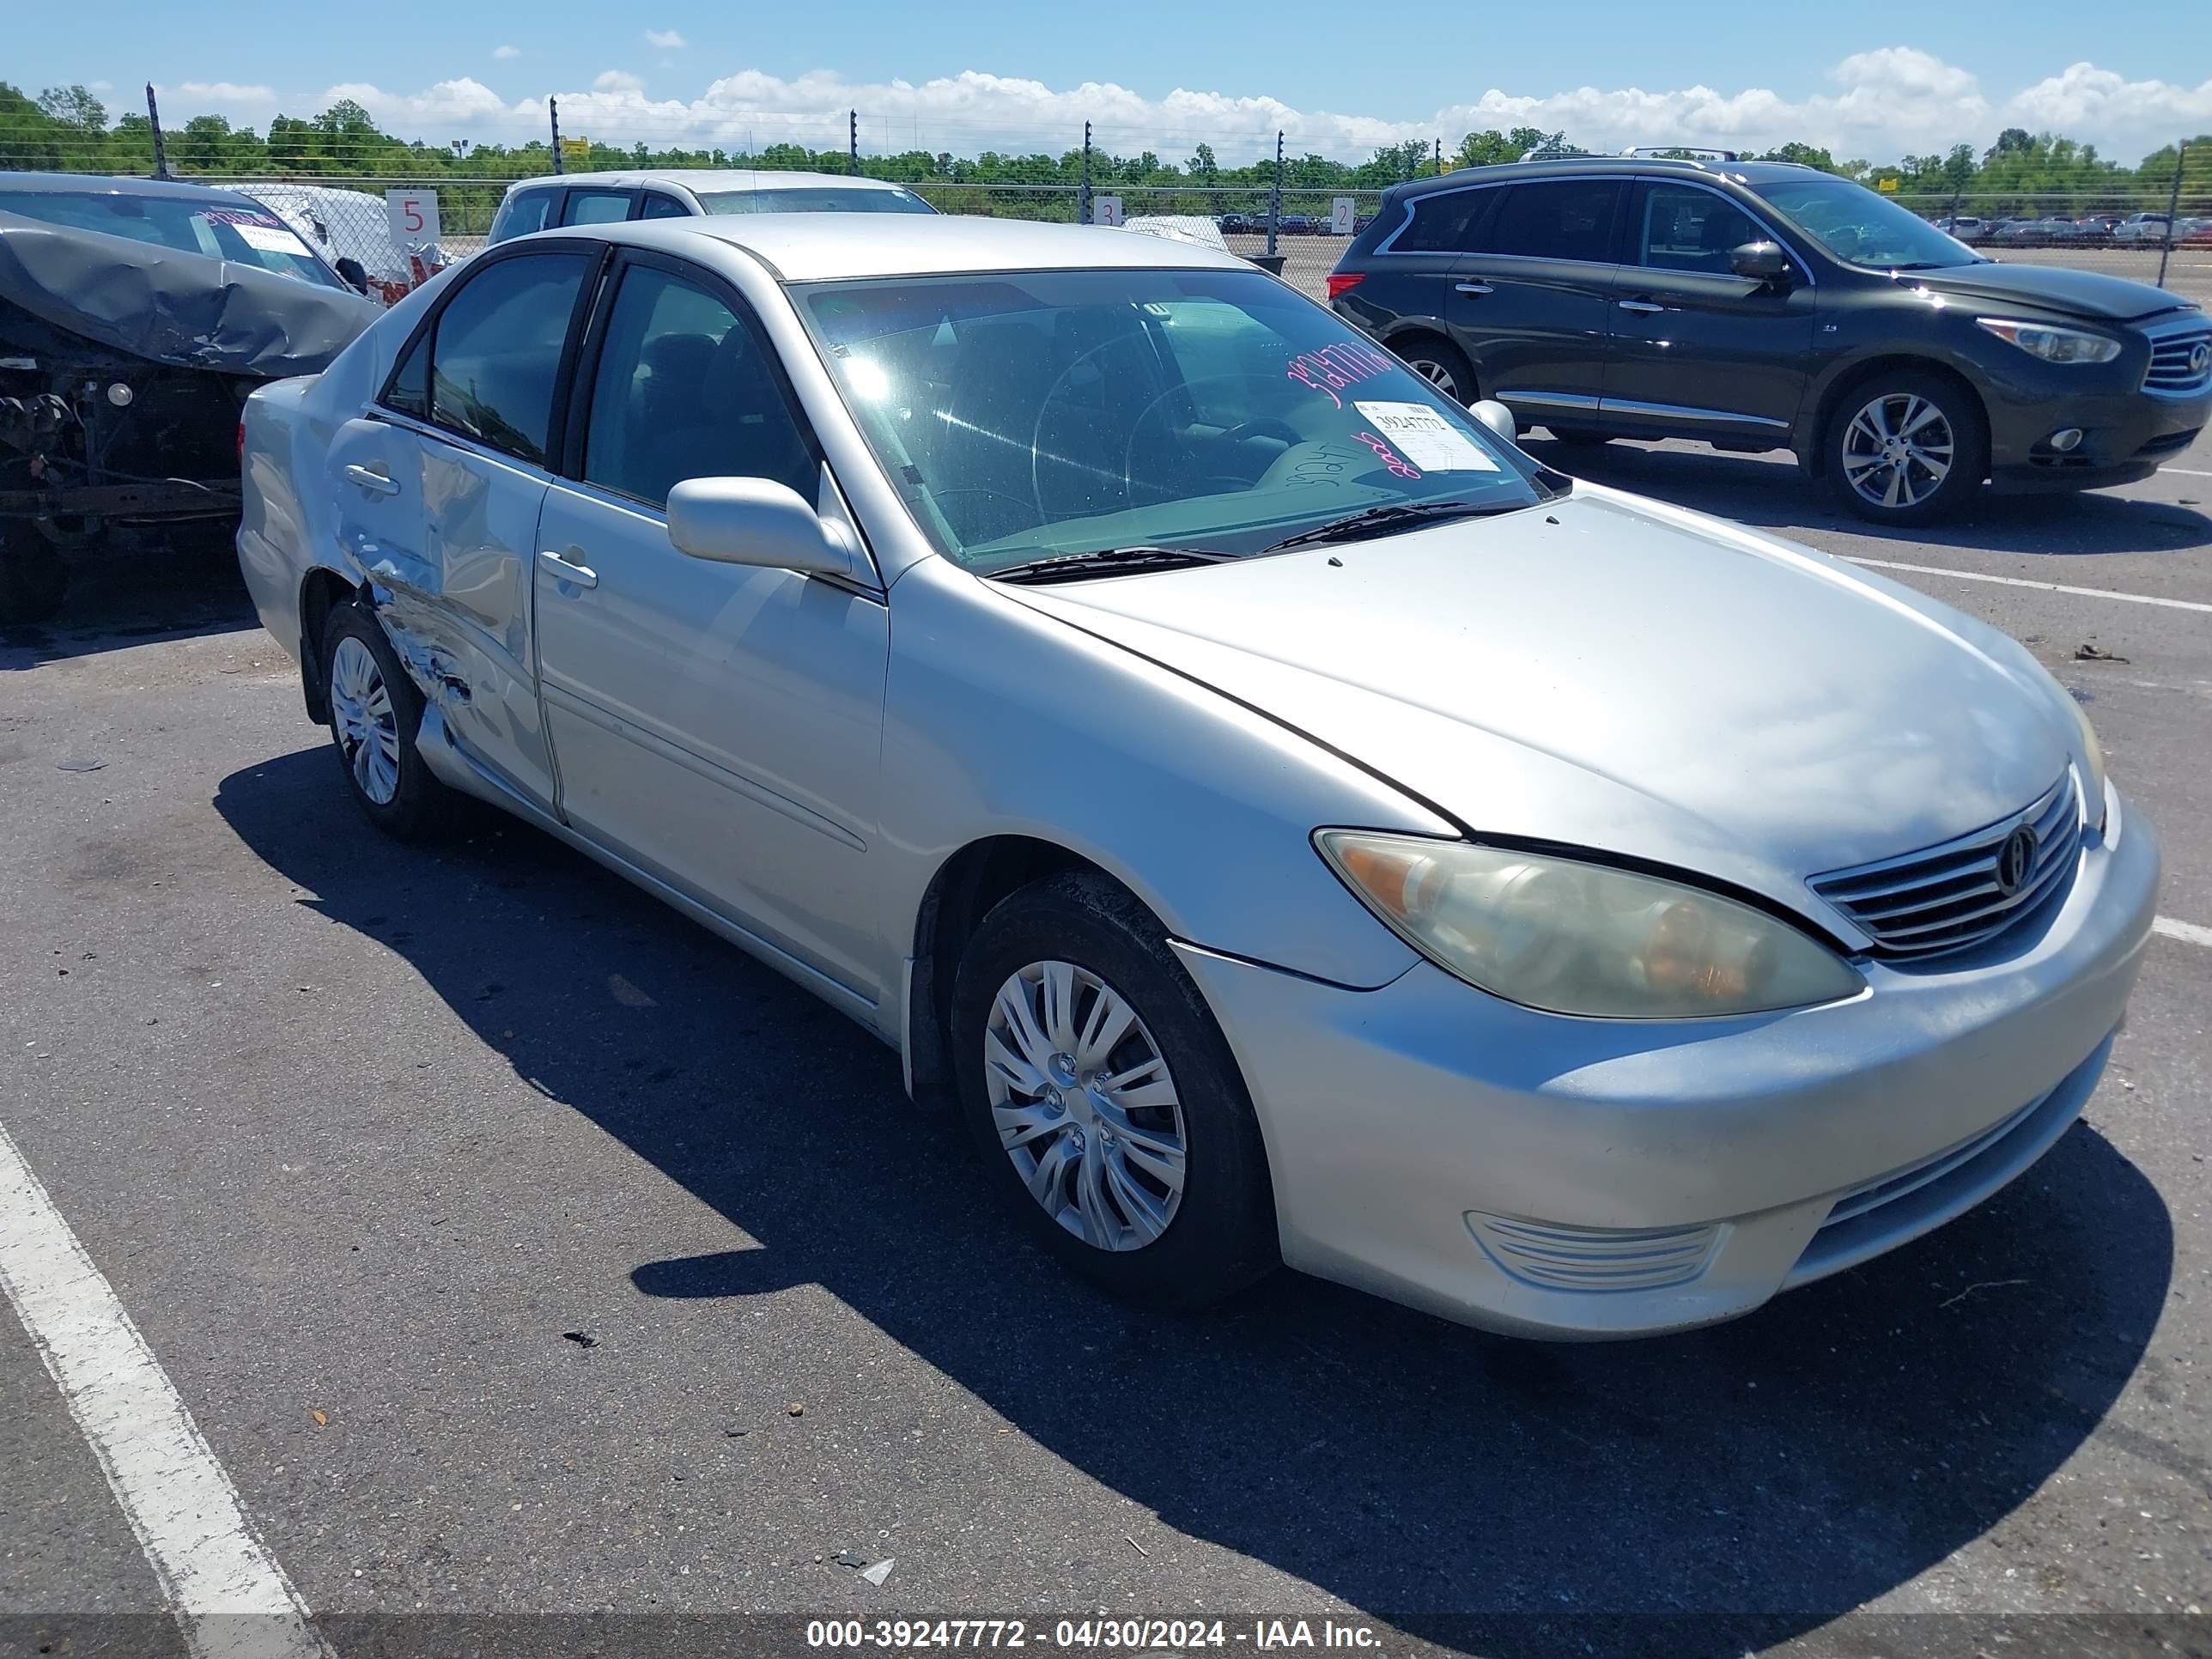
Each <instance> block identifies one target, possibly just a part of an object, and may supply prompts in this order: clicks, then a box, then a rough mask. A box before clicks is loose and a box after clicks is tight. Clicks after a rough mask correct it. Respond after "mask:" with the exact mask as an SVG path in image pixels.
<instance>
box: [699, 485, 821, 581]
mask: <svg viewBox="0 0 2212 1659" xmlns="http://www.w3.org/2000/svg"><path fill="white" fill-rule="evenodd" d="M668 539H669V542H670V544H671V545H672V546H673V547H674V548H675V549H676V550H677V551H678V553H682V554H684V555H686V556H689V557H691V558H694V559H707V560H710V561H712V562H714V563H716V564H744V565H755V566H759V567H762V568H767V569H782V570H796V571H798V572H799V573H800V574H804V575H819V576H842V577H845V578H847V579H848V580H851V579H853V578H854V577H856V576H857V575H858V574H860V550H859V549H858V548H857V547H856V546H854V543H853V539H852V537H851V535H850V534H849V533H848V532H847V531H846V529H845V527H844V526H842V525H837V524H831V523H830V522H829V520H825V519H824V518H823V517H822V515H821V514H820V513H817V512H816V511H815V510H814V509H813V508H812V507H809V506H808V505H807V504H806V503H805V501H802V500H800V499H799V493H798V491H796V490H794V489H792V488H791V487H790V486H789V485H788V484H780V483H775V482H774V481H773V480H770V479H768V478H686V479H685V480H684V482H683V483H679V484H678V485H677V486H676V488H675V489H671V490H670V491H669V492H668Z"/></svg>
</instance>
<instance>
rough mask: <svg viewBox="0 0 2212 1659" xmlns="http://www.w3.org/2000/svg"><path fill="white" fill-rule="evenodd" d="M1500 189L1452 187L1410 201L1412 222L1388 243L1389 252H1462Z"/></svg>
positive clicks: (1494, 205)
mask: <svg viewBox="0 0 2212 1659" xmlns="http://www.w3.org/2000/svg"><path fill="white" fill-rule="evenodd" d="M1504 194H1505V192H1504V191H1502V190H1455V191H1448V192H1445V193H1444V194H1442V195H1437V196H1424V197H1421V198H1420V199H1419V201H1417V202H1415V203H1414V204H1413V222H1411V223H1410V224H1408V225H1407V227H1406V228H1404V229H1403V230H1401V231H1400V232H1399V233H1398V240H1396V241H1395V242H1393V243H1391V244H1390V251H1391V252H1393V253H1466V252H1472V251H1473V250H1474V246H1475V242H1474V233H1475V232H1477V231H1479V230H1480V228H1482V226H1483V225H1484V223H1485V222H1486V221H1487V220H1488V219H1489V218H1490V216H1491V215H1492V213H1493V212H1494V211H1495V210H1496V209H1497V207H1498V197H1501V196H1503V195H1504Z"/></svg>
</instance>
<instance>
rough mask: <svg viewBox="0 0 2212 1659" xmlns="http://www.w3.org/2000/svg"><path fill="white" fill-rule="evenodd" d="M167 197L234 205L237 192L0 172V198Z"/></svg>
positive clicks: (101, 176)
mask: <svg viewBox="0 0 2212 1659" xmlns="http://www.w3.org/2000/svg"><path fill="white" fill-rule="evenodd" d="M61 191H69V192H70V193H71V194H74V195H79V196H82V195H94V196H167V197H174V198H178V199H180V200H183V201H187V202H208V201H214V202H236V201H237V200H238V192H237V191H233V190H218V189H217V188H216V186H214V185H188V184H185V183H183V182H181V181H180V180H178V179H125V178H113V177H110V176H108V175H107V174H105V173H0V195H5V196H51V195H54V194H57V193H58V192H61Z"/></svg>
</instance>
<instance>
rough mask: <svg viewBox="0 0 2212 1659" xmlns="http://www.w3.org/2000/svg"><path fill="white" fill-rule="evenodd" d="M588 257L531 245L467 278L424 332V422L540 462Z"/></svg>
mask: <svg viewBox="0 0 2212 1659" xmlns="http://www.w3.org/2000/svg"><path fill="white" fill-rule="evenodd" d="M587 266H588V261H587V260H586V257H585V256H584V255H583V254H581V253H565V252H564V253H532V254H530V255H528V256H526V257H524V258H513V259H501V260H499V261H498V262H497V263H495V264H490V265H487V266H486V267H484V268H483V270H479V271H477V273H476V274H475V275H473V276H471V277H469V278H468V280H467V282H466V283H465V284H464V285H463V286H462V288H461V289H460V290H459V292H458V293H456V294H455V295H453V298H452V299H451V300H450V301H447V305H446V307H445V309H444V310H443V311H441V312H440V313H438V321H437V325H436V329H435V334H434V335H433V337H432V339H431V342H430V419H431V420H432V422H435V424H437V425H439V426H441V427H444V428H447V430H448V431H451V432H457V433H459V434H460V435H461V436H463V437H465V438H473V439H475V440H476V441H477V442H478V443H481V444H486V445H489V447H492V448H494V449H496V450H500V451H502V452H504V453H507V454H509V455H512V456H513V457H514V458H515V459H517V460H521V461H528V462H529V463H530V464H531V465H533V466H543V465H545V454H546V445H547V442H548V441H549V434H550V431H551V429H552V425H553V398H554V392H555V390H556V386H557V385H558V383H559V380H560V373H561V351H562V347H563V346H564V345H565V344H566V343H567V342H568V324H569V320H570V319H571V318H572V317H574V314H575V310H576V296H577V295H579V294H580V293H581V292H582V291H583V286H584V275H585V271H586V269H587ZM402 367H403V368H404V367H405V366H404V365H403V366H402ZM387 401H389V396H388V394H387Z"/></svg>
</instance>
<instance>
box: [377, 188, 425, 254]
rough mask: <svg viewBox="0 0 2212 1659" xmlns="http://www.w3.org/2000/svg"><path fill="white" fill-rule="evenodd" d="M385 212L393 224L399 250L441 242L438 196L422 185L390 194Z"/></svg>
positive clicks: (385, 198)
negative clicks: (439, 236)
mask: <svg viewBox="0 0 2212 1659" xmlns="http://www.w3.org/2000/svg"><path fill="white" fill-rule="evenodd" d="M384 206H385V211H386V214H387V215H389V216H390V218H391V221H392V245H393V246H396V247H401V248H405V247H410V246H413V247H419V246H422V245H423V244H424V243H427V242H435V241H436V240H438V192H437V191H435V190H429V189H427V188H424V187H422V186H420V185H416V186H414V187H411V188H402V189H398V190H387V191H385V192H384Z"/></svg>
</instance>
